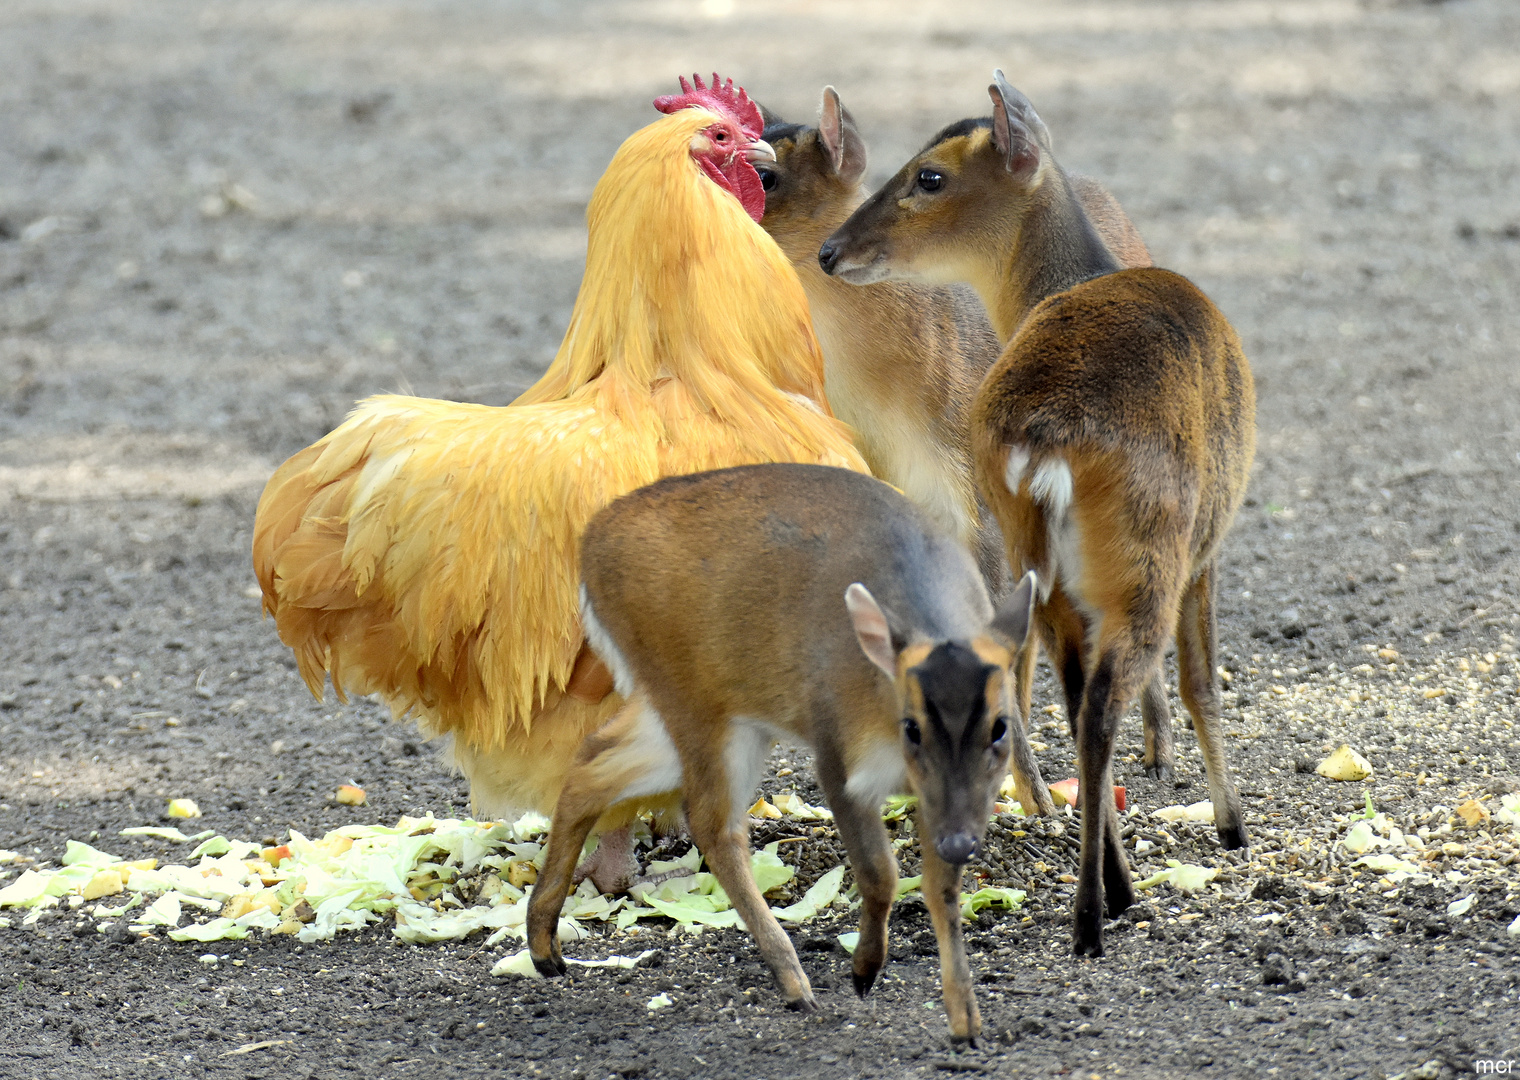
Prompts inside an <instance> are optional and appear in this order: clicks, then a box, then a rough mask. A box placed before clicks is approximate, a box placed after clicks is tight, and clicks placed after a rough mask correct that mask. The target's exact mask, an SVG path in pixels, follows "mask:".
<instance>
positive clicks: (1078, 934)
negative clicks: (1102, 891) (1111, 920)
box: [1072, 916, 1103, 960]
mask: <svg viewBox="0 0 1520 1080" xmlns="http://www.w3.org/2000/svg"><path fill="white" fill-rule="evenodd" d="M1072 939H1073V945H1074V948H1073V951H1074V952H1075V954H1076V955H1077V956H1090V957H1092V958H1093V959H1094V960H1096V959H1098V958H1099V957H1100V956H1102V955H1103V923H1102V921H1101V920H1099V919H1083V918H1081V917H1080V916H1079V917H1078V918H1077V925H1076V928H1075V929H1074V931H1073V933H1072Z"/></svg>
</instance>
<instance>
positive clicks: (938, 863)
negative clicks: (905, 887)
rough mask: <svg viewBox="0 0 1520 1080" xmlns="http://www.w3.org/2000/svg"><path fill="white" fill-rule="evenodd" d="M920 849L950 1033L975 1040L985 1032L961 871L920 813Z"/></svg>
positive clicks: (927, 902) (925, 899) (924, 892)
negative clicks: (964, 933) (965, 926)
mask: <svg viewBox="0 0 1520 1080" xmlns="http://www.w3.org/2000/svg"><path fill="white" fill-rule="evenodd" d="M918 846H919V850H920V851H921V853H922V855H923V866H922V870H923V875H924V878H923V886H922V890H921V891H922V892H923V896H924V903H925V904H926V905H927V906H928V908H929V919H930V921H931V922H932V923H933V924H934V937H935V940H936V941H937V942H938V943H939V978H940V988H941V997H942V998H943V999H944V1002H945V1015H946V1017H947V1018H948V1019H949V1021H950V1034H951V1036H952V1037H954V1038H957V1039H969V1040H975V1039H976V1037H977V1036H978V1035H980V1034H981V1032H982V1013H981V1010H980V1009H978V1008H977V1005H976V994H975V991H973V989H972V987H971V965H970V964H969V963H968V962H967V960H966V943H965V942H964V941H963V940H962V939H961V868H960V867H959V866H953V865H951V864H950V863H947V862H945V860H944V859H941V858H940V857H939V853H938V852H937V851H936V850H935V848H934V837H933V835H932V834H931V832H930V830H929V829H927V828H926V827H925V824H924V815H923V811H922V810H920V811H919V813H918Z"/></svg>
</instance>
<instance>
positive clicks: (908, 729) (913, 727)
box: [902, 716, 924, 746]
mask: <svg viewBox="0 0 1520 1080" xmlns="http://www.w3.org/2000/svg"><path fill="white" fill-rule="evenodd" d="M902 727H903V738H905V739H907V740H908V741H909V742H910V743H912V744H913V745H914V746H917V745H918V744H919V743H921V742H922V741H923V738H924V733H923V732H922V731H920V730H919V729H918V721H917V720H915V719H913V717H911V716H905V717H903V725H902Z"/></svg>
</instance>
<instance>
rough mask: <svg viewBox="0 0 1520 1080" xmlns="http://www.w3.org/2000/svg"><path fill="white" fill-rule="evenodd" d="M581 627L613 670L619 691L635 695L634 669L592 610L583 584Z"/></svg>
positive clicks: (629, 695)
mask: <svg viewBox="0 0 1520 1080" xmlns="http://www.w3.org/2000/svg"><path fill="white" fill-rule="evenodd" d="M581 628H582V629H583V630H584V631H585V632H586V640H587V641H588V642H590V644H591V651H592V652H594V653H596V655H597V656H599V657H601V660H602V663H604V664H606V665H607V667H608V668H610V669H611V670H612V684H613V686H615V687H616V688H617V692H618V693H619V694H622V695H623V696H624V697H625V698H626V697H632V696H633V669H632V668H630V667H629V666H628V661H627V660H625V659H624V658H623V654H622V653H621V652H619V651H618V647H617V645H615V644H614V643H613V641H612V635H610V634H609V633H607V629H606V627H604V626H603V625H602V624H601V623H600V622H598V621H597V618H596V612H594V611H592V610H591V598H590V597H589V596H587V595H586V586H584V585H582V586H581Z"/></svg>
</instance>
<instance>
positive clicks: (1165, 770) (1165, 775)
mask: <svg viewBox="0 0 1520 1080" xmlns="http://www.w3.org/2000/svg"><path fill="white" fill-rule="evenodd" d="M1145 775H1146V776H1148V777H1150V778H1151V779H1152V780H1154V781H1156V783H1158V784H1166V783H1170V782H1171V779H1172V767H1171V766H1170V765H1166V764H1163V763H1161V762H1157V763H1156V764H1154V765H1147V766H1146V767H1145Z"/></svg>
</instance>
